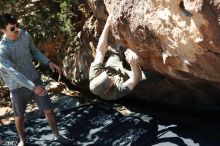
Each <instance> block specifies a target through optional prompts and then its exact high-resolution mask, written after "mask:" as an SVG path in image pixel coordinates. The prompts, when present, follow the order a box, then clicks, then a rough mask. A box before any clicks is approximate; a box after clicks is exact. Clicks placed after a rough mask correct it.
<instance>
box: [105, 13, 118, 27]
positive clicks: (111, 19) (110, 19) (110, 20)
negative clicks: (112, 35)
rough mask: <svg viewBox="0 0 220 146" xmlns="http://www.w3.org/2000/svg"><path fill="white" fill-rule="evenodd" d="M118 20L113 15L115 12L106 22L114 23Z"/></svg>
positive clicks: (108, 23)
mask: <svg viewBox="0 0 220 146" xmlns="http://www.w3.org/2000/svg"><path fill="white" fill-rule="evenodd" d="M115 22H116V20H115V18H114V17H113V14H109V16H108V18H107V20H106V24H107V25H112V24H114V23H115Z"/></svg>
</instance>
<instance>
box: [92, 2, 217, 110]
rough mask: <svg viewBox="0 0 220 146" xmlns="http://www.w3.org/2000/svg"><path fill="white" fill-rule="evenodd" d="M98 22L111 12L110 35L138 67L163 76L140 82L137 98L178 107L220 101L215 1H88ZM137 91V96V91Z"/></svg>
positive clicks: (101, 21) (102, 20) (101, 22)
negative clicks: (134, 57) (128, 51)
mask: <svg viewBox="0 0 220 146" xmlns="http://www.w3.org/2000/svg"><path fill="white" fill-rule="evenodd" d="M89 4H90V8H91V10H92V11H93V15H94V16H95V17H96V19H97V20H98V21H99V24H103V25H104V23H103V22H105V20H106V18H107V16H108V14H109V13H113V16H114V18H115V19H116V23H115V24H114V25H113V27H112V30H111V31H112V36H113V38H114V40H115V41H116V42H117V43H121V44H123V45H124V46H127V47H129V48H131V49H132V50H134V51H135V52H136V53H137V54H138V56H139V57H140V62H141V67H142V68H143V69H144V70H151V71H154V72H157V73H159V74H161V75H164V76H166V78H165V79H164V80H162V81H161V82H156V83H155V82H152V83H150V84H149V83H148V82H147V81H146V82H144V83H142V86H141V89H140V88H137V90H136V92H135V93H136V95H137V96H138V97H141V98H144V99H148V100H154V101H157V102H166V103H169V104H178V105H186V106H187V105H189V104H190V105H193V106H195V105H210V104H211V105H212V104H218V103H219V102H220V98H218V97H220V96H219V95H220V92H219V89H220V84H219V82H220V74H219V72H220V57H219V55H220V40H219V39H220V27H219V23H220V22H219V13H220V10H219V5H220V2H219V1H217V0H211V1H206V0H194V1H191V0H175V1H171V0H156V1H155V0H134V1H131V0H130V1H126V0H104V1H99V0H90V1H89ZM137 91H138V92H137Z"/></svg>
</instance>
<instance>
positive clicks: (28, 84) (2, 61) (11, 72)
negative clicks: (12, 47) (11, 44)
mask: <svg viewBox="0 0 220 146" xmlns="http://www.w3.org/2000/svg"><path fill="white" fill-rule="evenodd" d="M0 70H1V74H2V76H5V77H10V78H12V79H13V80H15V81H17V82H18V83H19V84H21V85H22V86H23V87H25V88H28V89H29V90H34V88H35V85H34V83H33V82H32V81H30V80H28V79H27V78H26V77H25V76H24V75H23V74H21V73H20V72H18V71H16V70H15V69H14V67H13V63H12V62H11V61H10V59H9V58H8V56H7V54H6V53H5V51H4V48H0Z"/></svg>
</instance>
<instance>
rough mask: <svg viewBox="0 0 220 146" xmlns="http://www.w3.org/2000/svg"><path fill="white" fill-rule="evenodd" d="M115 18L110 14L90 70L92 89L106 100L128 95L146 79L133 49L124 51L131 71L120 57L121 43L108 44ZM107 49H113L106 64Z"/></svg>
mask: <svg viewBox="0 0 220 146" xmlns="http://www.w3.org/2000/svg"><path fill="white" fill-rule="evenodd" d="M113 21H114V19H113V18H112V15H109V17H108V19H107V21H106V24H105V26H104V29H103V31H102V34H101V36H100V38H99V42H98V45H97V49H96V55H95V59H94V61H93V62H92V63H91V66H90V71H89V80H90V85H89V86H90V90H91V92H92V93H93V94H95V95H98V96H99V97H101V98H103V99H106V100H115V99H119V98H121V97H123V96H125V95H127V94H128V93H129V92H130V91H132V90H133V89H134V88H135V86H136V85H137V84H138V83H139V82H140V81H141V80H142V79H145V76H144V74H143V73H142V72H141V68H140V66H139V64H138V56H137V54H136V53H135V52H133V51H132V50H131V49H127V50H126V51H124V54H125V56H126V57H125V58H126V61H127V62H128V64H129V65H130V68H131V71H128V70H126V69H125V68H124V67H123V65H122V61H121V59H120V54H121V52H122V47H121V46H120V45H108V46H107V41H108V35H109V29H110V26H111V25H112V24H113ZM107 49H108V50H109V49H110V50H112V52H111V55H110V57H109V58H108V60H107V62H106V63H105V64H104V57H105V54H106V51H107Z"/></svg>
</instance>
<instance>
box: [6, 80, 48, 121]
mask: <svg viewBox="0 0 220 146" xmlns="http://www.w3.org/2000/svg"><path fill="white" fill-rule="evenodd" d="M34 83H35V85H36V86H37V85H42V81H41V80H40V79H38V80H36V81H35V82H34ZM10 96H11V101H12V107H13V111H14V115H15V116H16V117H24V113H25V110H26V107H27V103H28V101H29V100H34V101H35V102H36V103H37V105H38V108H39V109H40V110H41V111H45V110H48V109H51V108H52V104H51V100H50V98H49V96H48V95H45V96H37V95H36V94H35V93H34V92H33V91H31V90H29V89H27V88H24V87H23V88H18V89H14V90H12V91H11V92H10Z"/></svg>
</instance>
